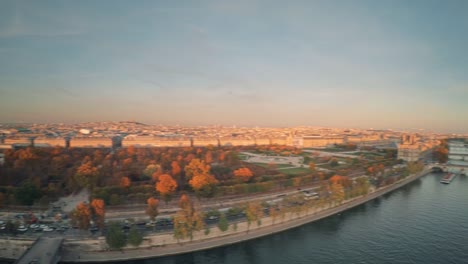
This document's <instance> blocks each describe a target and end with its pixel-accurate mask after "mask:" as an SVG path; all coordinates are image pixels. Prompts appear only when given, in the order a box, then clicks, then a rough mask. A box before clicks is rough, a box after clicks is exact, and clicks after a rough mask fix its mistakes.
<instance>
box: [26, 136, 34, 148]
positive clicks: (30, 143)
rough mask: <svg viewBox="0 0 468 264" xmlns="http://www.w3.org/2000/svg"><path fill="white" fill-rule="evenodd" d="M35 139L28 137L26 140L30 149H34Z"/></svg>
mask: <svg viewBox="0 0 468 264" xmlns="http://www.w3.org/2000/svg"><path fill="white" fill-rule="evenodd" d="M35 139H36V137H29V138H28V140H29V146H31V147H34V140H35Z"/></svg>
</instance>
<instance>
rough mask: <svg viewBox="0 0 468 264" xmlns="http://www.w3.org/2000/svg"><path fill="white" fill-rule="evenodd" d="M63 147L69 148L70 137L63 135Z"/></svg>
mask: <svg viewBox="0 0 468 264" xmlns="http://www.w3.org/2000/svg"><path fill="white" fill-rule="evenodd" d="M64 139H65V148H67V149H68V148H70V141H71V137H65V138H64Z"/></svg>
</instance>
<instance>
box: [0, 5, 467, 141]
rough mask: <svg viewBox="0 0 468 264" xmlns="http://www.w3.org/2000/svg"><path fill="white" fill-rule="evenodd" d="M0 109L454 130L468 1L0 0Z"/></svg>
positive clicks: (14, 118)
mask: <svg viewBox="0 0 468 264" xmlns="http://www.w3.org/2000/svg"><path fill="white" fill-rule="evenodd" d="M0 6H1V8H0V95H1V96H0V122H2V123H5V122H15V123H16V122H67V123H69V122H87V121H107V120H114V121H118V120H135V121H140V122H145V123H150V124H159V123H162V124H168V125H173V124H181V125H206V124H221V125H238V126H272V127H273V126H299V125H311V126H334V127H358V128H370V127H372V128H377V129H378V128H395V129H409V128H421V129H426V130H433V131H441V132H466V131H467V130H468V123H467V122H460V118H461V117H462V114H465V113H468V105H467V104H466V99H467V98H468V86H467V83H468V77H467V75H466V72H468V60H467V53H466V50H465V49H466V46H467V44H468V34H467V33H468V32H467V28H468V17H467V16H466V11H467V10H468V3H467V2H466V1H450V2H442V1H410V2H409V1H378V2H376V1H345V2H340V3H338V2H330V1H297V2H293V3H288V5H287V6H285V5H284V1H268V2H262V1H240V2H239V1H196V2H190V1H187V2H185V1H184V2H172V1H140V2H138V4H136V3H134V2H129V1H111V2H109V1H100V2H85V1H71V2H61V1H2V3H1V4H0Z"/></svg>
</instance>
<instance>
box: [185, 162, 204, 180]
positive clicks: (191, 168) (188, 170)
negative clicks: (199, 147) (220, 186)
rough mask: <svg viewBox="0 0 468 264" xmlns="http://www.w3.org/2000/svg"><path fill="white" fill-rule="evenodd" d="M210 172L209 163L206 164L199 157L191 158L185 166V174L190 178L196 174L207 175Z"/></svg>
mask: <svg viewBox="0 0 468 264" xmlns="http://www.w3.org/2000/svg"><path fill="white" fill-rule="evenodd" d="M209 173H210V165H206V164H205V162H204V161H202V160H200V159H192V160H191V161H190V163H189V164H188V165H186V166H185V175H186V176H187V177H188V178H189V179H191V178H193V177H194V176H196V175H207V174H209Z"/></svg>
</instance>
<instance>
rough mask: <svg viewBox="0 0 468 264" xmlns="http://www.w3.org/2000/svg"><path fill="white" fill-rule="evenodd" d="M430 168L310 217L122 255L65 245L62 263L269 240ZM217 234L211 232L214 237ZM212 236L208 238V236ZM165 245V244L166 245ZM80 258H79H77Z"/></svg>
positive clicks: (267, 222) (168, 253)
mask: <svg viewBox="0 0 468 264" xmlns="http://www.w3.org/2000/svg"><path fill="white" fill-rule="evenodd" d="M431 171H432V169H431V168H426V169H424V170H423V171H422V172H420V173H418V174H414V175H411V176H408V177H407V178H405V179H402V180H400V181H398V182H396V183H395V184H393V185H390V186H386V187H382V188H379V189H377V190H375V191H374V192H372V193H369V194H367V195H365V196H361V197H357V198H353V199H350V200H347V201H345V202H343V203H342V204H340V205H338V206H333V207H329V208H327V209H322V210H319V211H316V212H313V213H307V214H306V215H299V216H297V215H296V214H292V213H291V215H290V216H288V217H287V218H288V219H289V220H286V221H284V222H280V221H279V220H277V222H276V223H275V222H274V221H272V219H271V217H267V218H264V219H262V225H261V226H258V227H254V226H252V227H251V228H250V230H249V229H247V225H246V224H245V226H242V225H241V223H239V228H238V230H237V231H235V232H233V233H232V232H228V234H226V233H224V234H218V235H217V236H215V237H210V238H207V237H205V236H203V235H200V236H199V237H198V238H197V237H196V236H195V237H194V239H193V241H191V242H188V241H186V240H184V241H181V243H171V244H169V243H166V244H163V245H159V246H151V247H140V248H136V249H123V250H122V251H102V250H100V251H80V252H78V251H77V250H76V248H70V249H67V246H66V244H64V249H63V257H62V260H61V262H62V263H86V262H92V263H98V262H101V263H105V262H107V263H115V262H119V261H131V260H136V259H150V258H155V257H163V256H172V255H179V254H185V253H190V252H195V251H202V250H208V249H212V248H216V247H222V246H227V245H232V244H236V243H240V242H244V241H248V240H251V239H256V238H259V237H263V236H268V235H271V234H275V233H279V232H283V231H286V230H289V229H292V228H296V227H299V226H302V225H305V224H308V223H311V222H314V221H317V220H320V219H323V218H326V217H329V216H332V215H335V214H338V213H341V212H343V211H346V210H348V209H350V208H353V207H356V206H358V205H361V204H364V203H366V202H368V201H371V200H373V199H376V198H378V197H380V196H382V195H384V194H386V193H389V192H392V191H394V190H396V189H399V188H401V187H403V186H405V185H406V184H408V183H411V182H413V181H415V180H417V179H419V178H420V177H422V176H424V175H426V174H428V173H430V172H431ZM216 232H218V231H212V233H216ZM213 235H215V234H213ZM210 236H211V234H210ZM166 242H167V241H166ZM78 254H79V255H78Z"/></svg>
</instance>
